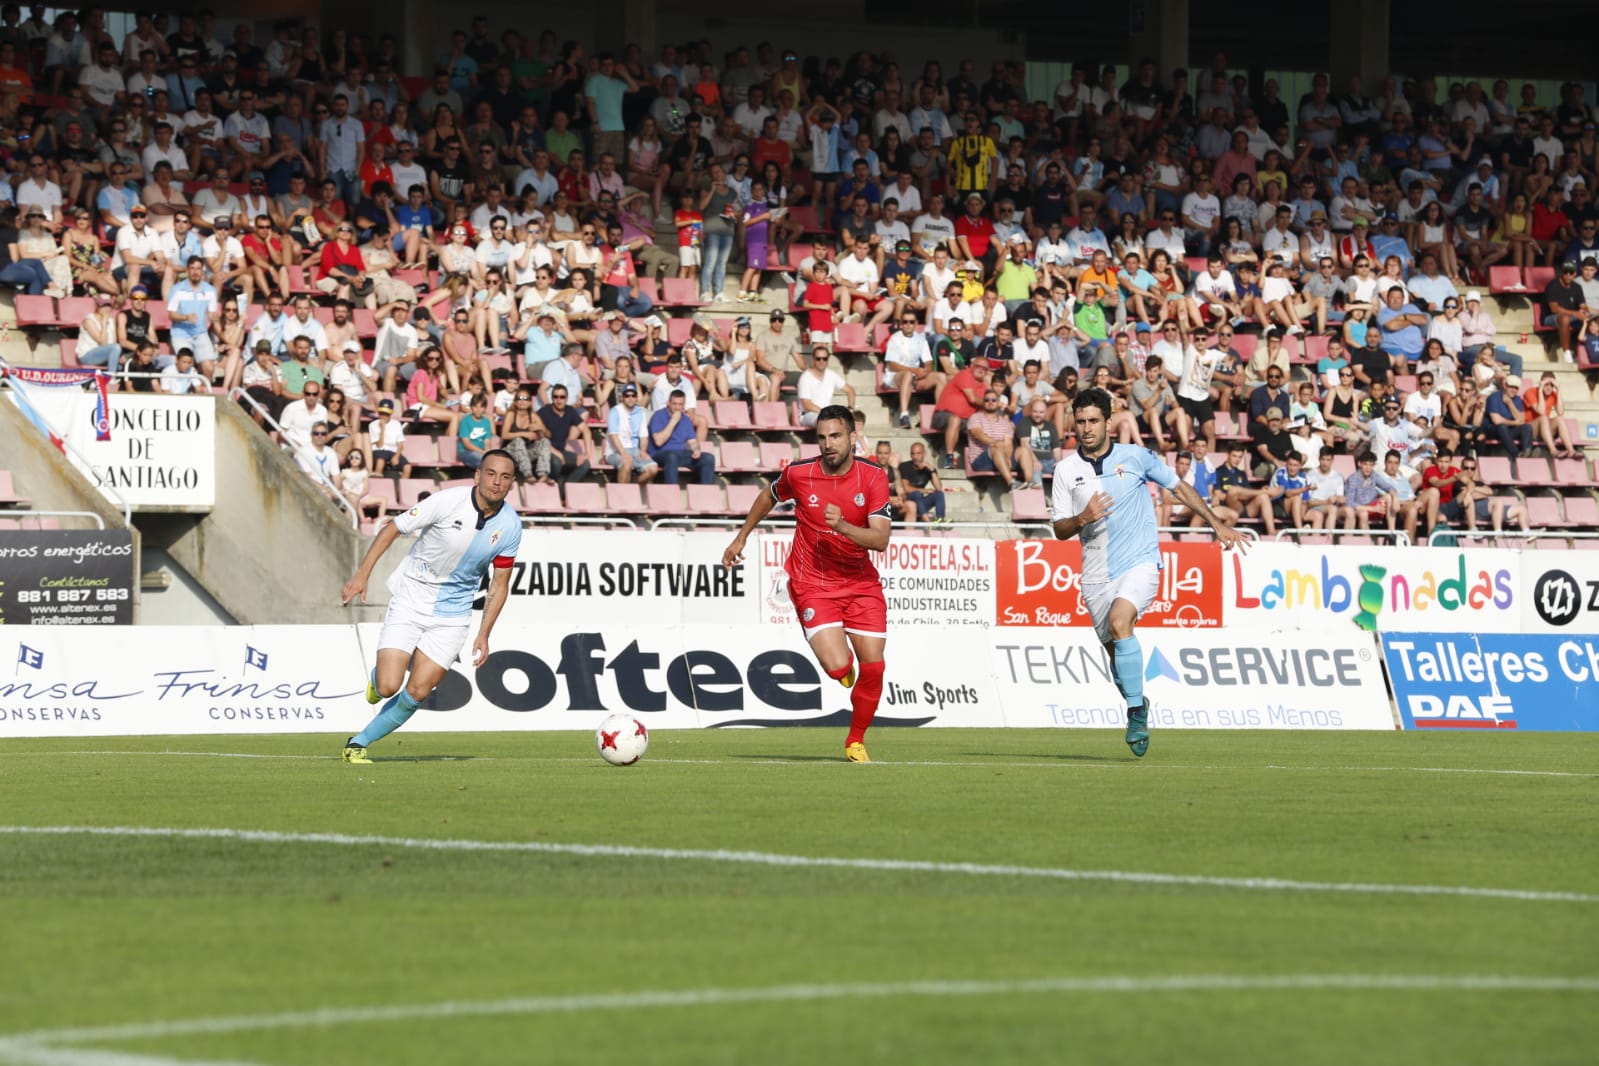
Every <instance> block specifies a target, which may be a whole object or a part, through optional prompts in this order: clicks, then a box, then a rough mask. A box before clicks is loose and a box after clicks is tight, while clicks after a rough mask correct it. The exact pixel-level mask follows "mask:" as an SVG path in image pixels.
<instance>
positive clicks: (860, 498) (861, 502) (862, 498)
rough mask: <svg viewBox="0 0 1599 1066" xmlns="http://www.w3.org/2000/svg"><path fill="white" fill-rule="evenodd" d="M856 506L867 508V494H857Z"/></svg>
mask: <svg viewBox="0 0 1599 1066" xmlns="http://www.w3.org/2000/svg"><path fill="white" fill-rule="evenodd" d="M855 506H856V507H865V506H866V493H864V492H857V493H856V494H855Z"/></svg>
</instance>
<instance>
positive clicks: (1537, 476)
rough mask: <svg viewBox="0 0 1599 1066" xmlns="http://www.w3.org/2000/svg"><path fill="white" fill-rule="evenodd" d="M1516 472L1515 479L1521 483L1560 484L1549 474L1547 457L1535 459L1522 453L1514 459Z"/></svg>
mask: <svg viewBox="0 0 1599 1066" xmlns="http://www.w3.org/2000/svg"><path fill="white" fill-rule="evenodd" d="M1516 474H1517V475H1518V476H1517V478H1516V481H1517V482H1518V483H1519V484H1522V485H1538V486H1547V485H1558V484H1560V482H1559V481H1558V480H1556V479H1555V478H1554V477H1552V476H1550V473H1549V460H1548V459H1535V458H1533V457H1531V456H1528V455H1523V456H1522V457H1521V458H1520V459H1518V460H1516ZM1578 484H1579V485H1580V484H1581V482H1580V481H1579V482H1578Z"/></svg>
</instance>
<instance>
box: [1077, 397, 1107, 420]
mask: <svg viewBox="0 0 1599 1066" xmlns="http://www.w3.org/2000/svg"><path fill="white" fill-rule="evenodd" d="M1090 407H1097V408H1099V412H1100V414H1102V415H1104V416H1105V418H1106V420H1109V418H1110V411H1111V402H1110V393H1108V392H1106V391H1105V390H1104V389H1084V390H1083V391H1082V392H1080V393H1078V395H1077V399H1075V400H1073V401H1072V414H1074V415H1075V414H1079V413H1081V412H1083V411H1086V410H1087V409H1088V408H1090Z"/></svg>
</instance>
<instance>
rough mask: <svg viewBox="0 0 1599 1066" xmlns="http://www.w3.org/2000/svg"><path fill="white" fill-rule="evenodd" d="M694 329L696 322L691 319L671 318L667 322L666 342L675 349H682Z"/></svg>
mask: <svg viewBox="0 0 1599 1066" xmlns="http://www.w3.org/2000/svg"><path fill="white" fill-rule="evenodd" d="M693 329H694V320H693V319H691V318H669V319H667V320H666V342H667V343H668V344H670V345H671V346H672V347H674V348H681V347H682V346H683V344H684V343H685V342H686V341H687V340H688V338H689V333H690V332H691V331H692V330H693Z"/></svg>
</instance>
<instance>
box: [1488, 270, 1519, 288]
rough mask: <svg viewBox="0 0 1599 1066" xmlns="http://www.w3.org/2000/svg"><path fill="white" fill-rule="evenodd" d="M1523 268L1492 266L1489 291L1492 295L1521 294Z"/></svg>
mask: <svg viewBox="0 0 1599 1066" xmlns="http://www.w3.org/2000/svg"><path fill="white" fill-rule="evenodd" d="M1520 284H1521V268H1520V267H1513V266H1508V267H1504V266H1491V267H1489V268H1488V291H1489V292H1492V293H1500V292H1519V291H1521V290H1520V289H1518V286H1519V285H1520Z"/></svg>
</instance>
